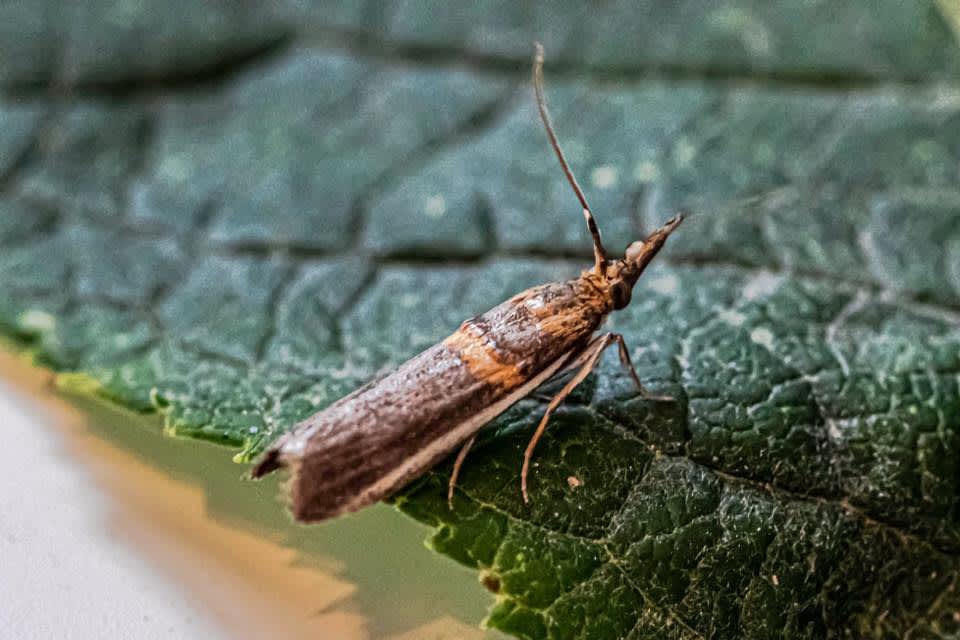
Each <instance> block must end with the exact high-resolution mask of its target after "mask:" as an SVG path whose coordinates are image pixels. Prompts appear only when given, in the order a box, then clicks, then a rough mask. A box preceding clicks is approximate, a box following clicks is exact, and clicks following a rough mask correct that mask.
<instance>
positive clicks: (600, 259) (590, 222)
mask: <svg viewBox="0 0 960 640" xmlns="http://www.w3.org/2000/svg"><path fill="white" fill-rule="evenodd" d="M536 48H537V55H536V57H535V58H534V61H533V90H534V92H535V93H536V95H537V109H538V110H539V111H540V120H542V121H543V126H544V128H545V129H546V130H547V137H548V138H549V139H550V146H551V147H553V151H554V153H556V154H557V159H558V160H559V161H560V166H561V167H562V168H563V174H564V175H565V176H567V182H569V183H570V186H571V187H573V192H574V193H575V194H577V199H578V200H579V201H580V204H581V206H583V217H584V218H585V219H586V221H587V229H589V230H590V237H592V238H593V259H594V269H595V270H596V272H597V275H602V274H603V273H604V272H605V271H606V268H607V252H606V251H605V250H604V248H603V242H602V241H601V240H600V228H599V227H597V221H596V220H595V219H594V217H593V212H592V211H590V205H588V204H587V197H586V196H585V195H583V189H581V188H580V185H579V184H578V183H577V179H576V178H575V177H574V175H573V171H571V170H570V165H568V164H567V159H566V158H565V157H564V155H563V150H562V149H560V143H559V142H557V135H556V134H555V133H554V132H553V124H552V123H551V121H550V112H549V111H547V101H546V99H544V97H543V45H541V44H540V43H539V42H537V43H536Z"/></svg>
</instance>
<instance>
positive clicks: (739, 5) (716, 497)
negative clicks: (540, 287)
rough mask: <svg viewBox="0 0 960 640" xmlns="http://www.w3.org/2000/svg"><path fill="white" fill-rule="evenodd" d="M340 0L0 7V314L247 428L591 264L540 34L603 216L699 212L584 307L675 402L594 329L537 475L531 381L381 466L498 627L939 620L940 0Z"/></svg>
mask: <svg viewBox="0 0 960 640" xmlns="http://www.w3.org/2000/svg"><path fill="white" fill-rule="evenodd" d="M368 4H369V6H366V7H360V5H359V3H342V5H337V3H323V5H324V6H317V7H313V6H306V5H304V4H301V3H276V4H274V5H271V8H269V9H260V10H258V11H259V12H260V13H259V14H258V13H257V12H254V14H256V15H254V14H251V15H249V16H240V15H239V14H236V13H234V12H232V11H230V10H229V9H228V8H224V7H221V6H220V5H219V4H218V3H214V4H212V5H211V4H209V3H207V4H205V5H203V6H200V5H197V4H196V3H183V4H182V6H178V5H169V6H165V8H164V9H162V10H161V9H159V8H158V7H156V6H150V5H142V6H140V5H137V6H136V7H133V6H131V7H128V8H127V9H126V10H128V11H129V13H128V14H127V15H126V16H125V17H123V18H122V19H121V18H118V15H117V13H116V11H117V8H116V7H115V6H114V3H108V2H95V1H92V0H91V1H88V2H85V3H81V6H82V10H81V9H79V8H78V9H73V7H74V4H73V3H71V4H70V7H71V10H70V11H66V10H61V9H62V8H54V7H53V5H52V3H51V6H50V7H46V8H36V9H34V8H33V7H34V5H30V6H27V5H24V4H23V3H19V4H17V3H14V4H12V5H9V6H7V7H2V8H0V24H3V25H14V28H13V29H9V28H8V29H3V28H0V83H2V86H3V87H4V92H3V94H2V97H0V329H2V331H3V332H4V333H5V334H7V335H8V336H12V337H14V338H16V339H18V340H20V341H22V342H23V343H24V344H25V345H26V346H28V347H29V349H30V350H31V351H32V353H33V354H34V355H35V357H36V358H37V359H38V360H39V361H41V362H43V363H44V364H46V365H48V366H50V367H51V368H53V369H55V370H57V371H60V372H62V375H61V377H60V380H61V381H62V383H63V384H64V385H67V386H72V387H74V388H78V389H83V390H86V391H90V392H94V393H97V394H99V395H101V396H103V397H106V398H110V399H112V400H114V401H116V402H117V403H120V404H122V405H125V406H129V407H133V408H136V409H138V410H141V411H158V412H161V413H163V414H164V416H165V420H166V425H167V427H166V428H167V430H168V431H169V432H170V433H175V434H178V435H182V436H189V437H194V438H203V439H208V440H214V441H218V442H222V443H225V444H229V445H232V446H235V447H238V448H239V449H240V451H239V453H238V459H239V460H241V461H248V460H250V459H251V458H253V457H254V456H256V455H257V453H258V452H260V451H262V450H263V449H264V447H266V446H267V445H268V444H269V443H270V442H271V441H272V440H273V439H274V438H276V437H277V435H279V434H280V433H282V432H283V431H284V430H286V429H288V428H289V427H290V426H291V425H292V424H294V423H295V422H296V421H297V420H299V419H301V418H303V417H305V416H307V415H309V414H310V413H312V412H314V411H316V410H318V409H320V408H322V407H324V406H326V405H327V404H329V403H330V402H332V401H333V400H335V399H336V398H338V397H340V396H342V395H344V394H345V393H347V392H348V391H349V390H350V389H352V388H354V387H356V386H357V385H358V384H360V383H361V382H363V381H364V380H366V379H369V378H370V377H372V376H373V375H375V374H376V373H377V372H378V371H380V370H382V369H383V368H384V367H387V366H392V365H396V364H398V363H399V362H402V361H403V360H404V359H405V358H407V357H409V356H411V355H413V354H415V353H416V352H417V351H419V350H420V349H423V348H424V347H426V346H428V345H430V344H432V343H434V342H435V341H437V340H438V339H440V338H442V337H443V336H445V335H446V334H448V333H449V332H451V331H452V330H453V329H455V328H456V326H457V325H458V324H459V322H460V321H461V320H463V319H464V318H467V317H470V316H472V315H475V314H477V313H480V312H482V311H484V310H485V309H486V308H488V307H490V306H492V305H494V304H496V303H497V302H499V301H501V300H503V299H504V298H506V297H507V296H509V295H511V294H513V293H515V292H517V291H519V290H521V289H523V288H525V287H527V286H530V285H533V284H536V283H540V282H545V281H550V280H557V279H561V278H565V277H570V276H572V275H576V274H577V273H578V272H579V270H580V269H582V268H583V267H584V266H585V265H587V264H589V260H590V252H589V244H588V239H587V235H586V232H585V229H583V225H582V219H581V217H580V216H579V213H578V211H577V207H576V206H575V201H574V199H573V198H572V195H571V194H570V193H569V189H568V187H567V185H566V184H564V182H563V180H562V177H561V174H560V172H559V169H558V168H557V166H556V163H555V161H554V159H553V158H552V157H551V156H550V153H549V150H548V148H547V146H546V143H545V139H544V135H543V132H542V131H541V128H540V125H539V122H538V121H537V116H536V111H535V108H534V106H533V104H532V100H531V96H530V90H529V87H528V85H527V81H528V80H527V78H528V73H529V64H530V54H531V49H532V42H533V40H534V39H541V40H543V41H544V43H545V44H546V46H547V51H548V61H549V65H552V67H549V65H548V67H549V68H548V82H549V86H548V93H549V100H550V102H551V106H552V108H553V110H554V112H555V115H556V124H557V128H558V131H559V133H560V137H561V139H562V141H563V144H564V146H565V148H566V149H567V152H568V155H569V156H570V160H571V162H572V164H573V165H574V167H575V169H576V171H577V172H578V174H579V175H580V177H581V179H582V181H583V183H584V185H585V187H586V190H587V192H588V195H589V197H590V199H591V202H592V204H593V207H594V209H595V211H596V213H597V216H598V218H599V221H600V223H601V226H602V228H603V231H604V234H605V238H606V240H607V243H608V246H609V248H610V249H611V250H615V251H617V252H621V251H622V250H623V248H624V247H625V246H626V245H627V243H629V242H630V241H631V240H634V239H636V238H637V237H640V236H641V235H642V233H643V231H644V230H646V229H649V228H651V227H652V226H653V225H655V224H657V223H658V222H660V221H661V220H663V219H664V218H665V217H667V216H668V215H669V214H671V213H672V212H674V211H675V210H677V209H686V210H688V211H689V212H690V213H691V215H690V217H689V219H688V222H686V223H685V224H684V226H683V228H682V229H681V230H680V232H678V234H676V236H675V239H671V241H670V245H669V247H668V249H667V250H666V251H665V253H664V256H663V259H662V260H661V261H660V263H659V264H657V265H656V266H655V267H654V268H652V269H651V270H650V272H649V273H648V274H646V275H645V276H644V279H643V280H642V281H641V282H640V284H639V286H638V289H637V291H636V292H635V294H634V301H633V304H632V305H631V306H630V307H629V308H628V309H626V310H624V311H622V312H619V313H617V314H615V315H614V316H613V317H612V319H611V325H612V328H613V329H614V330H616V331H620V332H622V333H623V334H624V335H625V336H626V338H627V341H628V344H629V345H631V348H632V353H633V356H634V360H635V362H636V364H637V368H638V370H639V372H640V374H641V377H642V378H643V379H644V380H645V382H646V384H647V385H648V386H649V387H650V388H651V389H652V390H653V391H655V392H657V393H665V394H669V395H671V396H673V397H674V398H675V402H671V403H650V402H646V401H644V400H642V399H640V398H637V397H635V396H634V395H633V394H632V393H631V391H630V385H629V380H627V379H625V377H624V376H623V373H622V371H621V370H620V368H619V366H618V363H617V360H616V357H615V355H614V356H611V357H610V358H607V359H605V360H604V361H603V363H602V365H601V367H600V371H599V372H598V374H597V375H596V376H595V377H591V379H590V380H589V382H588V384H586V385H584V387H583V388H582V389H581V390H579V391H578V393H577V394H576V395H575V397H574V398H573V399H572V400H571V401H570V402H568V403H567V404H566V405H565V406H564V408H563V409H562V410H561V411H560V412H559V413H558V414H557V416H556V418H555V420H554V421H553V422H552V424H551V427H550V429H549V430H548V432H547V435H546V437H545V438H544V440H543V442H542V443H541V444H540V446H539V448H538V450H537V452H536V458H535V465H534V468H533V475H532V478H531V483H532V485H531V489H532V504H531V505H530V506H525V505H524V504H523V503H522V501H521V500H520V495H519V466H520V460H521V456H522V450H523V448H524V446H525V445H526V442H527V440H528V438H529V436H530V433H531V430H532V428H533V426H534V425H535V423H536V421H537V420H538V419H539V417H540V415H541V414H542V412H543V408H544V404H543V402H542V398H540V396H541V395H543V394H538V395H537V396H535V397H531V398H528V399H526V400H524V401H522V402H521V403H519V404H518V405H517V406H515V407H514V408H513V409H511V410H510V411H508V412H507V413H506V414H505V415H504V416H502V417H501V418H499V419H497V420H496V421H495V422H494V424H493V425H491V426H490V427H489V428H488V429H487V430H485V431H484V437H483V441H482V442H481V444H480V445H479V446H478V447H477V448H476V449H475V450H474V451H473V452H472V453H471V454H470V457H469V458H468V460H467V464H466V466H465V468H464V471H463V476H462V480H461V483H460V488H459V491H458V493H457V495H456V498H455V501H454V509H453V510H452V511H451V510H449V509H448V508H447V505H446V499H445V484H446V472H447V471H446V470H447V468H448V467H446V466H444V467H443V468H441V469H438V470H436V471H434V472H431V473H430V474H428V476H427V477H425V478H424V479H423V480H421V481H420V482H418V483H416V484H415V485H414V486H413V487H411V488H409V489H408V490H407V491H406V492H405V493H404V494H402V495H401V496H399V497H397V498H396V502H397V504H398V505H399V506H400V508H401V509H403V510H404V511H405V512H407V513H409V514H410V515H411V516H413V517H415V518H417V519H419V520H421V521H423V522H426V523H428V524H429V525H431V526H433V527H434V528H435V529H436V532H435V534H434V535H433V536H432V538H431V545H432V546H433V547H434V548H435V549H436V550H437V551H439V552H441V553H444V554H447V555H449V556H450V557H452V558H454V559H455V560H457V561H459V562H461V563H464V564H466V565H468V566H472V567H476V568H477V569H478V570H479V571H480V573H481V578H482V580H483V583H484V584H485V585H487V586H488V588H490V589H491V591H494V592H495V593H496V602H495V605H494V607H493V609H492V610H491V613H490V616H489V619H488V623H489V624H490V625H492V626H495V627H497V628H500V629H503V630H505V631H508V632H510V633H513V634H515V635H517V636H519V637H527V638H567V637H571V638H572V637H588V638H631V639H640V638H677V639H680V638H767V637H778V638H780V637H786V638H822V637H838V638H839V637H857V638H861V637H863V638H888V637H898V638H899V637H916V638H936V637H955V636H956V635H957V634H958V633H960V616H958V615H957V613H956V612H957V611H958V610H960V594H958V592H957V590H956V589H957V578H958V575H960V573H958V570H960V462H958V460H960V188H958V186H957V185H958V183H960V91H958V89H957V78H958V74H960V50H958V49H960V48H958V45H957V41H956V33H957V32H958V31H956V30H955V29H957V27H958V24H960V23H958V22H957V16H958V13H957V11H956V9H955V8H954V6H953V3H952V2H949V1H948V0H944V1H943V2H939V3H932V2H922V1H918V2H911V3H885V4H883V5H882V6H880V5H879V4H877V3H870V2H859V3H855V2H848V3H843V4H842V5H838V4H837V3H832V2H831V3H818V2H812V3H782V2H778V3H769V2H759V1H756V2H751V1H748V0H741V1H739V2H731V3H726V4H724V5H723V6H720V5H719V4H714V3H680V4H677V3H672V2H644V3H639V4H637V3H608V4H607V5H605V6H603V7H602V8H601V7H593V6H587V5H584V4H583V3H570V6H569V7H565V8H564V7H558V6H553V5H551V6H550V7H547V6H544V7H538V8H534V7H526V6H523V7H521V6H514V5H512V4H505V3H493V2H486V3H474V4H471V5H469V6H464V7H458V8H457V10H455V11H454V10H451V9H450V8H449V7H448V5H446V4H444V5H442V6H440V5H438V6H431V4H430V3H402V2H393V3H368ZM36 6H37V7H42V5H36ZM65 6H66V5H65ZM74 11H76V12H80V17H82V20H77V21H72V20H71V16H73V17H77V16H75V15H74V13H72V12H74ZM187 17H189V18H190V19H185V18H187ZM203 25H214V26H213V27H209V26H203ZM40 36H42V37H40ZM171 41H175V42H176V43H177V45H178V46H170V42H171ZM51 84H52V85H53V86H55V87H58V91H55V92H53V93H51V92H48V91H47V90H46V88H45V87H46V86H47V85H51Z"/></svg>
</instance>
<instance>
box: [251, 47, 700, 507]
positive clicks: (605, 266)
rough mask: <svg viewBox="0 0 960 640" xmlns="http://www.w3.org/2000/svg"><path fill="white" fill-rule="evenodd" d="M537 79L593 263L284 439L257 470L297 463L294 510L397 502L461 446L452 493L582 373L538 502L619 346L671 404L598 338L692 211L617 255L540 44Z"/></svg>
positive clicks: (460, 332)
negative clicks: (539, 391)
mask: <svg viewBox="0 0 960 640" xmlns="http://www.w3.org/2000/svg"><path fill="white" fill-rule="evenodd" d="M533 86H534V92H535V96H536V102H537V107H538V110H539V112H540V119H541V120H542V122H543V126H544V128H545V129H546V133H547V138H548V139H549V141H550V146H551V147H552V148H553V151H554V153H555V154H556V156H557V158H558V159H559V161H560V166H561V168H562V169H563V173H564V175H565V176H566V179H567V182H569V183H570V186H571V187H572V188H573V191H574V193H575V194H576V196H577V199H578V200H579V201H580V204H581V206H582V207H583V216H584V218H585V220H586V224H587V229H588V231H589V232H590V236H591V238H592V239H593V254H594V264H593V268H592V269H590V270H587V271H584V272H583V273H582V274H581V275H580V277H578V278H575V279H573V280H568V281H566V282H555V283H550V284H544V285H540V286H537V287H533V288H532V289H527V290H526V291H523V292H521V293H518V294H517V295H515V296H513V297H512V298H510V299H509V300H507V301H506V302H503V303H501V304H499V305H497V306H496V307H494V308H493V309H491V310H489V311H487V312H486V313H484V314H483V315H481V316H478V317H475V318H471V319H469V320H467V321H465V322H464V323H463V324H462V325H460V328H459V329H457V330H456V331H455V332H454V333H453V334H452V335H451V336H449V337H448V338H446V339H445V340H443V341H442V342H440V343H439V344H436V345H434V346H432V347H430V348H429V349H427V350H426V351H424V352H423V353H421V354H419V355H417V356H415V357H413V358H412V359H410V360H408V361H407V362H405V363H404V364H402V365H400V367H399V368H397V369H396V370H395V371H393V372H392V373H390V374H389V375H387V376H385V377H383V378H381V379H378V380H374V381H372V382H370V383H368V384H367V385H365V386H362V387H360V388H359V389H357V390H356V391H354V392H353V393H351V394H349V395H347V396H346V397H344V398H342V399H340V400H338V401H337V402H335V403H333V404H332V405H330V406H329V407H327V408H326V409H323V410H322V411H320V412H318V413H316V414H314V415H312V416H310V417H309V418H307V419H306V420H304V421H303V422H301V423H299V424H298V425H296V426H295V427H294V429H293V430H292V431H290V432H289V433H287V434H286V435H284V436H282V437H281V438H279V439H278V441H277V442H276V443H274V444H273V446H271V447H270V449H269V450H268V451H266V452H265V454H264V455H263V457H262V458H261V459H260V460H259V462H258V463H257V464H256V465H255V467H254V469H253V471H252V475H253V476H254V477H261V476H263V475H264V474H267V473H270V472H272V471H274V470H276V469H279V468H281V467H285V468H288V469H289V470H290V471H291V478H290V483H289V492H290V506H291V510H292V511H293V515H294V517H295V518H297V519H298V520H302V521H319V520H324V519H327V518H331V517H334V516H337V515H340V514H343V513H346V512H350V511H355V510H357V509H360V508H361V507H364V506H366V505H369V504H371V503H373V502H376V501H378V500H380V499H382V498H385V497H388V496H390V495H391V494H392V493H394V492H395V491H397V490H398V489H400V488H401V487H403V486H404V485H405V484H407V483H408V482H410V481H411V480H413V479H414V478H416V477H418V476H420V475H422V474H423V473H425V472H426V471H427V470H428V469H430V468H431V467H432V466H434V465H435V464H437V463H438V462H439V461H440V460H442V459H443V458H445V457H446V456H447V455H449V454H451V453H452V452H453V451H454V450H455V449H456V448H457V447H460V451H459V453H458V454H457V457H456V460H455V462H454V466H453V471H452V473H451V476H450V483H449V488H448V499H449V500H452V498H453V490H454V486H455V484H456V480H457V475H458V473H459V471H460V468H461V466H462V465H463V462H464V459H465V457H466V455H467V452H468V451H469V450H470V447H471V446H472V445H473V443H474V440H475V439H476V434H477V432H478V431H479V430H480V428H481V427H483V426H484V425H485V424H486V423H487V422H489V421H490V420H492V419H493V418H495V417H496V416H497V415H499V414H501V413H503V412H504V411H505V410H506V409H507V408H509V407H510V406H511V405H512V404H514V403H515V402H517V401H518V400H520V399H521V398H523V397H524V396H527V395H528V394H530V393H531V392H532V391H533V390H534V389H536V388H537V387H539V386H540V385H541V384H543V383H544V382H546V381H547V380H549V379H551V378H554V377H555V376H558V374H562V373H566V372H573V375H572V377H571V378H570V379H569V381H567V382H566V384H564V385H563V387H562V388H561V389H560V391H559V392H558V393H557V394H556V396H555V397H554V398H553V399H552V400H551V401H550V403H549V404H548V405H547V408H546V410H545V412H544V414H543V418H542V419H541V420H540V423H539V425H538V426H537V429H536V431H535V432H534V433H533V436H532V437H531V438H530V442H529V444H528V445H527V448H526V451H525V452H524V456H523V466H522V468H521V471H520V490H521V493H522V496H523V500H524V502H529V493H528V491H527V481H528V477H529V472H530V461H531V459H532V457H533V452H534V449H535V447H536V446H537V442H538V441H539V440H540V438H541V436H543V433H544V431H545V430H546V428H547V424H548V423H549V421H550V416H551V415H552V414H553V412H554V411H555V410H556V409H557V407H558V406H559V405H560V404H561V403H562V402H563V401H564V399H565V398H566V397H567V396H568V395H569V394H570V393H571V392H572V391H573V389H574V388H575V387H576V386H577V385H578V384H580V383H581V382H582V381H583V380H584V379H585V378H586V377H587V375H588V374H589V373H590V371H591V370H592V369H593V368H594V366H595V365H596V364H597V361H598V360H599V358H600V355H601V353H602V352H603V351H604V349H606V348H607V347H609V346H611V345H613V344H616V345H617V347H618V348H619V353H620V361H621V363H622V365H623V366H624V367H625V369H626V371H627V372H628V373H629V374H630V377H631V378H632V380H633V383H634V384H635V385H636V388H637V391H638V392H639V393H640V394H642V395H643V396H644V397H646V398H648V399H650V400H654V401H669V400H670V398H664V397H658V396H651V395H650V394H648V393H647V392H646V390H645V389H644V387H643V386H642V385H641V383H640V378H639V377H638V376H637V373H636V371H635V370H634V368H633V364H632V363H631V361H630V355H629V351H628V350H627V347H626V344H625V343H624V340H623V336H621V335H619V334H616V333H602V334H599V335H596V333H597V330H598V329H599V328H600V326H601V324H602V323H603V321H604V319H605V318H606V317H607V315H608V314H610V313H611V312H612V311H616V310H618V309H623V308H624V307H626V306H627V305H628V304H629V303H630V298H631V293H632V291H633V286H634V284H635V283H636V282H637V279H638V278H639V277H640V275H641V274H642V273H643V271H644V269H646V267H647V265H648V264H649V263H650V261H651V260H653V258H654V256H656V255H657V252H659V251H660V249H661V248H662V247H663V245H664V242H665V241H666V239H667V237H668V236H669V235H670V234H671V233H673V231H674V230H675V229H676V228H677V226H678V225H679V224H680V223H681V221H682V220H683V217H682V216H679V215H678V216H675V217H673V218H671V219H669V220H667V222H666V223H664V224H663V226H661V227H660V228H659V229H657V230H656V231H654V232H653V233H651V234H650V235H649V236H648V237H647V238H646V240H643V241H636V242H633V243H632V244H631V245H630V246H629V247H628V248H627V250H626V254H625V255H624V257H623V258H620V259H613V260H611V259H608V258H607V252H606V251H605V250H604V248H603V244H602V242H601V238H600V230H599V228H598V227H597V223H596V220H595V219H594V217H593V213H592V212H591V210H590V206H589V205H588V204H587V199H586V197H585V196H584V194H583V190H582V189H581V188H580V185H579V184H578V183H577V180H576V178H575V177H574V175H573V172H572V171H571V170H570V166H569V165H568V164H567V160H566V158H565V157H564V154H563V151H562V150H561V148H560V144H559V143H558V142H557V138H556V135H555V133H554V130H553V124H552V123H551V119H550V114H549V111H548V110H547V105H546V101H545V99H544V95H543V48H542V47H541V46H540V45H539V44H537V47H536V57H535V61H534V66H533Z"/></svg>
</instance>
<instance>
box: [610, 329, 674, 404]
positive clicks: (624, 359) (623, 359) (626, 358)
mask: <svg viewBox="0 0 960 640" xmlns="http://www.w3.org/2000/svg"><path fill="white" fill-rule="evenodd" d="M607 335H609V336H612V337H611V340H613V341H614V342H616V343H617V346H618V347H619V349H620V364H622V365H623V367H624V368H625V369H626V370H627V373H629V374H630V378H631V379H632V380H633V383H634V384H635V385H637V391H639V392H640V395H641V396H643V397H644V398H645V399H647V400H653V401H655V402H673V398H671V397H670V396H658V395H654V394H652V393H650V392H649V391H647V390H646V389H645V388H644V386H643V385H642V384H641V383H640V376H638V375H637V370H636V369H634V368H633V362H631V360H630V351H629V350H628V349H627V343H626V342H624V341H623V336H622V335H620V334H619V333H610V334H607ZM608 344H609V343H608Z"/></svg>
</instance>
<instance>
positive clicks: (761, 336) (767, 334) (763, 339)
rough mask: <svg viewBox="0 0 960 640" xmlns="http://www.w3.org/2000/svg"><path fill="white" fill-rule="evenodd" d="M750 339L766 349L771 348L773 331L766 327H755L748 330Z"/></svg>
mask: <svg viewBox="0 0 960 640" xmlns="http://www.w3.org/2000/svg"><path fill="white" fill-rule="evenodd" d="M750 339H751V340H753V341H754V342H755V343H757V344H759V345H761V346H763V347H766V348H767V349H768V350H772V349H773V332H772V331H770V329H767V328H766V327H757V328H756V329H754V330H753V331H751V332H750Z"/></svg>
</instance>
